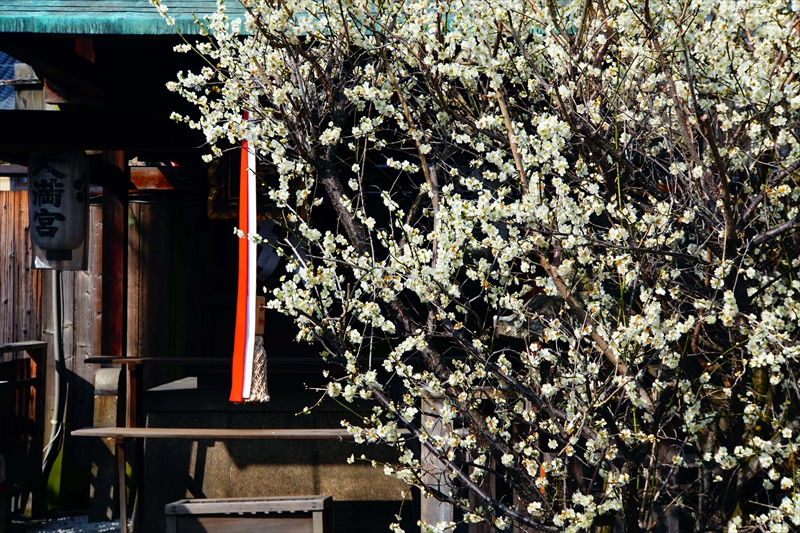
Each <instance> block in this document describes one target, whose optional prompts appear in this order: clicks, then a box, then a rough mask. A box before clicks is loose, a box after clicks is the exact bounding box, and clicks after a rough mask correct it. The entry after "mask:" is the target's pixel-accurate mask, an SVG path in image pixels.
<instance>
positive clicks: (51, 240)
mask: <svg viewBox="0 0 800 533" xmlns="http://www.w3.org/2000/svg"><path fill="white" fill-rule="evenodd" d="M28 206H29V210H28V213H29V215H28V216H29V222H30V224H29V227H30V233H31V240H32V243H33V248H34V264H33V266H34V268H50V269H53V268H58V269H65V270H76V269H85V268H86V266H85V265H86V260H85V259H86V246H85V244H86V233H87V231H86V230H87V227H88V218H89V161H88V159H87V158H86V154H85V153H84V152H82V151H77V150H72V151H62V152H54V153H47V154H31V155H30V157H29V158H28Z"/></svg>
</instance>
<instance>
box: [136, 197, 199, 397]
mask: <svg viewBox="0 0 800 533" xmlns="http://www.w3.org/2000/svg"><path fill="white" fill-rule="evenodd" d="M203 215H204V213H203V212H202V205H200V204H198V203H197V202H189V201H186V200H181V199H179V198H176V197H172V198H170V197H166V198H155V199H152V200H150V201H135V200H133V201H131V202H130V203H129V206H128V309H127V313H128V328H127V329H128V340H127V353H128V355H129V356H136V357H198V356H201V355H203V354H202V351H203V349H202V343H201V337H200V332H201V331H202V328H201V327H200V324H199V317H200V310H199V308H198V306H197V303H196V302H197V297H198V294H199V293H200V292H201V287H200V284H199V276H198V275H197V267H198V265H199V250H201V249H202V247H203V243H202V238H201V237H200V235H199V231H198V229H199V228H202V227H203V224H204V218H205V217H204V216H203ZM184 370H185V369H183V368H182V367H178V366H173V365H146V366H145V367H144V376H143V377H144V383H143V385H144V389H145V390H146V389H148V388H151V387H154V386H157V385H161V384H163V383H166V382H168V381H172V380H174V379H178V378H182V377H184V375H185V374H184Z"/></svg>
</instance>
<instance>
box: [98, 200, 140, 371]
mask: <svg viewBox="0 0 800 533" xmlns="http://www.w3.org/2000/svg"><path fill="white" fill-rule="evenodd" d="M141 210H142V204H139V203H130V204H128V221H129V224H128V313H127V321H128V336H127V337H128V338H127V353H128V355H130V356H132V357H131V358H133V357H136V356H141V355H142V354H143V353H144V352H143V350H142V346H141V344H142V343H143V342H144V339H146V338H147V336H146V335H145V334H143V333H145V332H143V331H141V329H140V324H139V317H140V309H141V293H142V286H141V279H140V275H141V271H140V266H139V265H140V263H141V255H142V240H141V235H140V228H141ZM104 353H105V352H104ZM85 362H87V363H88V362H89V361H88V360H87V361H85ZM92 362H94V361H92ZM112 364H120V363H112Z"/></svg>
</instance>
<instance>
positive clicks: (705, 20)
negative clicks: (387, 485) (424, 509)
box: [151, 0, 800, 532]
mask: <svg viewBox="0 0 800 533" xmlns="http://www.w3.org/2000/svg"><path fill="white" fill-rule="evenodd" d="M151 1H153V2H154V3H155V4H156V5H158V6H162V4H163V3H162V2H161V1H160V0H151ZM242 3H243V5H244V7H245V8H246V11H247V15H246V17H245V18H244V20H231V18H229V17H228V15H227V14H226V10H225V4H224V2H222V1H221V0H220V1H219V2H218V10H217V12H216V13H214V14H210V15H208V16H207V17H206V18H205V19H203V20H204V22H202V23H203V24H204V29H205V32H206V35H207V39H208V41H207V42H203V43H199V44H196V45H193V46H182V47H180V50H181V51H186V50H189V49H194V50H196V51H198V52H199V53H201V54H202V55H204V56H205V57H206V58H207V60H208V66H207V67H205V68H203V69H202V70H200V71H199V72H194V73H188V72H187V73H180V74H179V76H178V81H176V82H174V83H172V84H171V85H170V88H171V89H172V90H174V91H177V92H179V93H180V94H182V95H183V96H184V97H186V98H187V99H188V100H189V101H191V102H193V103H194V104H196V106H197V108H198V110H199V118H192V117H177V118H178V119H179V120H183V121H185V122H187V123H188V124H189V126H191V127H194V128H197V129H200V130H202V131H203V132H204V134H205V136H206V139H207V141H208V144H209V146H210V147H211V153H210V154H209V157H214V156H216V155H219V154H220V153H221V150H222V149H223V148H224V147H225V146H226V145H229V144H235V143H238V142H239V141H241V140H247V141H248V143H249V146H250V147H251V149H252V150H254V151H255V152H256V154H257V156H258V158H259V161H260V164H262V165H270V166H272V167H274V169H275V171H276V175H277V178H276V179H275V181H274V182H272V183H270V184H269V187H270V190H269V199H270V201H271V202H272V205H273V206H274V209H275V210H276V212H279V213H280V219H281V220H283V223H284V226H285V229H286V230H287V231H288V232H290V233H292V234H293V235H294V236H295V237H296V239H294V240H291V241H290V240H287V241H286V243H284V244H281V246H282V248H281V253H282V254H283V255H284V257H285V259H286V273H285V275H283V276H282V277H281V278H280V282H279V284H278V286H277V287H274V289H273V290H271V300H270V301H269V304H268V305H269V307H271V308H272V309H274V310H276V311H279V312H282V313H285V314H288V315H290V316H292V317H294V318H295V321H296V323H297V325H298V328H299V329H298V341H301V342H317V343H319V345H320V346H321V347H322V348H323V349H324V355H323V356H324V357H326V358H328V359H329V360H330V361H334V362H339V363H341V367H342V370H341V372H340V373H338V374H332V375H331V381H330V383H329V385H328V386H327V388H326V389H325V390H326V394H328V395H329V396H331V397H340V398H342V399H343V400H344V401H346V402H357V404H358V405H364V403H363V402H365V401H366V402H370V403H372V404H373V405H374V407H373V408H372V410H371V411H367V412H365V413H362V414H361V416H360V417H359V418H358V419H356V420H350V421H347V422H344V423H345V424H346V425H347V427H348V428H350V430H351V431H352V432H353V435H354V436H355V438H356V439H357V440H358V441H364V442H374V443H378V442H382V443H388V444H389V445H391V446H394V447H395V448H396V449H397V452H398V459H397V462H396V463H395V464H390V465H386V466H385V468H384V471H385V472H386V473H387V474H388V475H392V476H396V477H398V478H400V479H402V480H404V481H405V482H407V483H408V484H410V485H415V486H417V487H420V489H422V490H423V491H426V492H427V493H430V494H433V495H434V496H435V497H437V498H440V499H443V500H446V501H448V502H449V503H451V504H452V505H453V506H454V508H455V509H456V513H455V514H454V517H453V521H454V522H453V523H442V524H424V527H425V528H426V529H425V530H426V531H445V530H449V529H451V528H452V527H453V524H454V523H455V522H458V521H463V522H468V523H475V522H486V523H489V524H493V526H494V527H496V528H498V529H501V530H503V529H508V528H510V527H511V526H512V524H516V525H518V526H522V527H529V528H533V529H539V530H545V531H590V530H599V529H598V528H600V527H601V526H603V525H604V524H609V523H610V521H618V522H619V523H620V524H622V525H623V526H624V528H625V530H626V531H633V530H636V531H638V530H639V529H640V528H645V527H651V526H653V525H654V524H656V523H657V522H658V521H659V520H664V519H665V517H673V518H676V519H680V520H683V521H690V522H692V523H693V524H694V528H695V530H697V531H700V530H715V531H722V530H727V531H739V530H745V529H746V528H759V529H761V530H765V531H775V532H779V531H790V530H794V529H797V528H800V512H799V511H798V509H800V496H798V490H797V489H798V487H797V484H798V481H799V480H798V477H797V467H796V464H797V460H798V446H799V445H800V415H799V414H798V408H799V406H800V403H799V402H800V390H798V387H797V372H798V371H800V364H798V356H800V342H799V340H800V279H798V271H800V240H799V239H798V235H797V233H796V230H797V229H798V228H800V211H798V209H799V207H798V206H799V204H798V199H799V198H798V197H800V187H798V183H797V176H798V174H797V172H798V169H800V144H798V131H800V129H798V126H800V76H799V75H798V74H799V73H800V58H798V56H797V52H796V50H798V49H800V48H799V47H800V32H799V31H798V28H800V18H799V16H798V14H797V13H798V12H800V4H798V3H797V2H774V1H768V0H697V1H693V2H682V1H680V2H679V1H677V0H657V1H656V0H644V1H642V2H627V1H622V0H609V1H606V2H592V1H590V0H567V1H564V2H557V3H556V2H551V1H545V0H499V1H496V2H483V1H477V0H405V1H397V2H378V1H375V0H347V1H343V2H330V1H328V0H281V1H279V2H278V1H271V0H243V2H242ZM161 9H162V10H163V9H164V8H163V6H162V7H161ZM244 111H247V112H248V113H249V116H250V120H243V119H242V116H243V112H244ZM345 185H346V186H345ZM332 213H335V219H334V217H333V216H332V215H331V214H332ZM293 243H299V244H293ZM358 402H360V403H358ZM401 428H405V429H407V430H409V431H411V434H412V436H413V437H412V440H414V441H416V442H417V443H418V445H419V447H420V448H421V449H422V451H423V452H422V454H414V453H412V448H413V446H412V444H411V442H410V441H409V440H408V439H406V438H404V437H401V436H400V435H401V433H400V432H399V429H401ZM430 458H434V463H435V464H436V465H439V466H438V467H437V468H436V469H433V470H436V472H435V473H431V471H432V467H431V464H433V463H431V459H430ZM498 479H503V480H504V482H505V483H504V485H505V486H507V487H509V488H508V490H507V494H502V495H501V494H497V493H496V489H495V488H494V487H492V486H491V485H492V484H493V483H495V482H496V481H497V480H498ZM432 480H434V481H435V482H434V481H432ZM444 486H446V487H447V489H446V490H444V489H443V488H442V487H444ZM399 527H400V526H399V525H395V526H394V528H395V529H394V530H395V531H398V530H399Z"/></svg>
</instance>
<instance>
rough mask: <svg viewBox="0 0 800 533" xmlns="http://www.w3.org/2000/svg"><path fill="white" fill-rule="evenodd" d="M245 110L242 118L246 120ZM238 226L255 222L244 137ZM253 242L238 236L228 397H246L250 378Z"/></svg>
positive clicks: (251, 229)
mask: <svg viewBox="0 0 800 533" xmlns="http://www.w3.org/2000/svg"><path fill="white" fill-rule="evenodd" d="M247 118H248V117H247V113H245V115H244V119H245V120H247ZM239 229H240V230H241V231H243V232H244V233H245V234H251V233H257V232H258V227H257V226H256V155H255V152H253V151H252V150H250V147H249V146H248V143H247V141H242V158H241V165H240V169H239ZM256 260H257V249H256V243H254V242H253V241H252V240H250V239H239V283H238V290H237V294H236V333H235V335H234V341H233V342H234V347H233V379H232V382H231V396H230V401H232V402H241V401H244V400H246V399H247V398H249V397H250V388H251V385H252V379H253V350H254V347H255V329H256Z"/></svg>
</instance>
